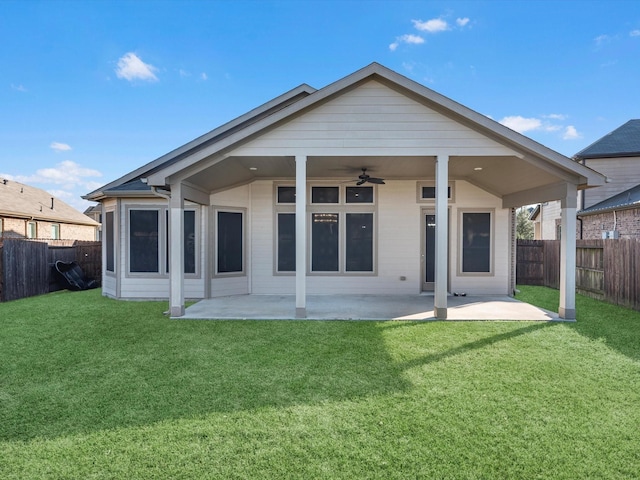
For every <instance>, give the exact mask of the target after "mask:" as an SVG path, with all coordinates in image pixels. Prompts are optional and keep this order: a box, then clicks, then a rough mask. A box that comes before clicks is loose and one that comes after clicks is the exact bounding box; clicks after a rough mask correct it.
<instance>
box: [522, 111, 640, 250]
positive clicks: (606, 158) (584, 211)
mask: <svg viewBox="0 0 640 480" xmlns="http://www.w3.org/2000/svg"><path fill="white" fill-rule="evenodd" d="M573 159H574V160H575V161H576V162H579V163H581V164H582V165H585V166H587V167H589V168H592V169H594V170H596V171H598V172H600V173H602V174H603V175H605V176H606V177H607V182H606V183H605V184H604V185H603V186H601V187H599V188H596V189H592V190H589V191H581V192H579V194H578V209H579V211H578V217H579V218H581V219H582V224H581V223H580V221H578V232H577V234H578V238H584V239H589V238H605V237H607V238H614V237H615V238H633V237H635V238H640V237H639V236H638V230H640V227H639V226H638V222H639V221H640V217H639V214H638V213H637V208H636V207H634V206H633V203H629V202H630V201H631V199H632V198H633V197H634V193H633V192H634V191H635V190H634V189H635V188H637V187H639V186H640V120H629V121H628V122H627V123H625V124H624V125H622V126H620V127H618V128H616V129H615V130H614V131H612V132H611V133H609V134H607V135H605V136H604V137H602V138H600V139H599V140H597V141H596V142H594V143H592V144H591V145H589V146H588V147H587V148H585V149H584V150H581V151H580V152H578V153H576V154H575V155H574V157H573ZM619 210H622V212H619ZM559 212H560V207H559V204H558V203H557V202H549V203H548V204H546V205H542V208H541V210H540V212H539V214H538V215H537V217H536V219H535V220H534V221H535V222H536V231H538V230H539V231H540V236H539V237H538V236H536V238H540V239H544V240H553V239H557V238H560V228H559V224H560V215H559ZM587 217H589V218H587ZM538 225H539V226H538ZM613 232H616V233H613Z"/></svg>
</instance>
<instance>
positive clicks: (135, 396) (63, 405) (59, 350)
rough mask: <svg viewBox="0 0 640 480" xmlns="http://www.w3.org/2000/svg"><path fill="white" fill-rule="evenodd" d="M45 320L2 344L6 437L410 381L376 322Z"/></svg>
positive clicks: (340, 397)
mask: <svg viewBox="0 0 640 480" xmlns="http://www.w3.org/2000/svg"><path fill="white" fill-rule="evenodd" d="M134 307H135V305H134ZM48 321H49V322H50V324H49V325H42V326H41V327H42V329H41V330H39V331H38V333H37V334H36V335H34V336H33V337H32V338H31V339H29V341H28V342H27V341H26V340H24V341H23V340H19V341H16V342H14V344H15V346H14V347H13V348H12V350H13V351H5V352H4V354H0V358H2V359H8V358H9V357H10V356H14V358H19V359H20V360H19V361H18V362H15V361H14V362H13V364H12V365H11V367H9V368H10V370H9V369H7V368H6V366H7V365H8V364H7V363H5V369H4V371H2V370H0V379H1V380H2V383H4V385H2V386H1V387H0V420H1V421H0V440H4V441H7V440H20V441H25V440H30V439H33V438H36V437H40V438H55V437H59V436H64V435H69V434H78V433H89V432H93V431H98V430H105V429H116V428H121V427H132V426H140V425H148V424H153V423H157V422H160V421H166V420H172V419H179V418H194V417H198V416H205V415H208V414H211V413H215V412H233V411H242V410H255V409H261V408H270V407H272V408H280V407H288V406H292V405H299V404H310V405H314V404H320V403H323V402H337V401H344V400H348V399H354V398H361V397H367V396H371V395H380V394H390V393H394V392H399V391H404V390H406V389H409V388H411V384H410V382H408V381H407V380H406V379H405V378H404V377H403V375H402V367H401V366H398V365H397V364H396V363H394V361H393V359H392V358H391V357H390V355H389V352H388V350H387V348H386V347H385V342H384V339H383V337H382V335H383V330H381V329H380V328H379V327H378V324H377V323H375V322H366V323H365V322H358V323H355V322H275V321H274V322H261V321H219V322H173V321H170V320H168V319H165V318H158V319H157V320H156V321H154V322H152V324H149V323H146V322H143V321H139V320H138V324H136V320H133V319H132V320H129V321H127V320H118V321H113V322H107V323H102V322H95V321H94V322H84V324H82V323H80V322H77V323H74V324H73V325H69V324H68V323H67V324H66V325H65V322H62V321H58V322H51V321H50V319H49V320H48Z"/></svg>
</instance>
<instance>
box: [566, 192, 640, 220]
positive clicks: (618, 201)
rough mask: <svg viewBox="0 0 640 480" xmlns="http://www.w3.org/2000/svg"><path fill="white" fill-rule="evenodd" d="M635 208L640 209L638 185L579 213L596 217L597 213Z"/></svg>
mask: <svg viewBox="0 0 640 480" xmlns="http://www.w3.org/2000/svg"><path fill="white" fill-rule="evenodd" d="M634 207H637V208H640V185H636V186H635V187H632V188H630V189H629V190H625V191H624V192H620V193H619V194H617V195H614V196H613V197H609V198H607V199H606V200H603V201H601V202H599V203H596V204H595V205H592V206H590V207H589V208H585V209H584V210H582V211H580V212H578V215H594V214H596V213H604V212H606V211H611V210H618V209H625V208H634Z"/></svg>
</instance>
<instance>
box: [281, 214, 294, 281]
mask: <svg viewBox="0 0 640 480" xmlns="http://www.w3.org/2000/svg"><path fill="white" fill-rule="evenodd" d="M277 218H278V225H277V228H278V231H277V235H278V242H277V245H278V247H277V248H278V250H277V264H278V268H277V271H278V272H295V271H296V214H295V213H278V215H277Z"/></svg>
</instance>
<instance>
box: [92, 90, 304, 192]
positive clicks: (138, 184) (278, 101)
mask: <svg viewBox="0 0 640 480" xmlns="http://www.w3.org/2000/svg"><path fill="white" fill-rule="evenodd" d="M315 91H316V90H315V88H313V87H311V86H309V85H307V84H306V83H303V84H302V85H299V86H298V87H296V88H294V89H292V90H289V91H288V92H286V93H284V94H282V95H280V96H278V97H276V98H274V99H273V100H270V101H268V102H267V103H264V104H262V105H260V106H259V107H257V108H254V109H253V110H251V111H249V112H247V113H245V114H244V115H240V116H239V117H237V118H235V119H233V120H231V121H230V122H227V123H225V124H224V125H221V126H220V127H217V128H215V129H213V130H211V131H210V132H207V133H205V134H204V135H201V136H200V137H198V138H196V139H194V140H192V141H190V142H188V143H186V144H184V145H182V146H181V147H178V148H176V149H175V150H173V151H171V152H169V153H167V154H165V155H163V156H161V157H159V158H157V159H155V160H153V161H152V162H149V163H147V164H146V165H143V166H142V167H140V168H137V169H135V170H133V171H131V172H129V173H127V174H126V175H123V176H122V177H120V178H118V179H116V180H114V181H113V182H111V183H108V184H106V185H104V186H102V187H100V188H99V189H97V190H94V191H93V192H90V193H88V194H87V195H83V197H82V198H84V199H87V200H90V199H94V198H99V197H100V196H101V194H102V193H104V192H107V191H112V192H113V191H134V192H139V193H149V192H150V191H151V188H149V187H147V186H146V184H144V183H143V182H142V181H141V180H140V179H141V178H143V177H144V176H146V175H149V174H151V173H153V172H155V171H157V170H158V169H160V168H164V167H168V166H170V165H172V164H174V163H176V162H177V161H179V160H181V159H182V158H185V157H187V156H189V155H191V154H192V153H194V152H195V151H198V150H200V149H202V148H205V147H206V146H208V145H211V144H214V143H216V142H219V141H221V140H223V139H224V138H226V137H228V136H229V135H231V134H233V133H234V132H237V131H239V130H242V129H244V128H246V127H248V126H250V125H252V124H253V123H255V122H257V121H258V120H260V119H262V118H265V117H268V116H269V115H272V114H273V113H275V112H277V111H279V110H281V109H283V108H285V107H287V106H288V105H290V104H291V103H294V102H297V101H298V100H300V99H301V98H304V97H306V96H308V95H311V94H312V93H314V92H315Z"/></svg>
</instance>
